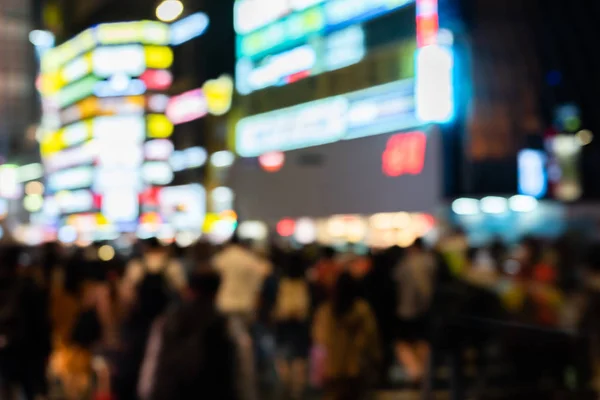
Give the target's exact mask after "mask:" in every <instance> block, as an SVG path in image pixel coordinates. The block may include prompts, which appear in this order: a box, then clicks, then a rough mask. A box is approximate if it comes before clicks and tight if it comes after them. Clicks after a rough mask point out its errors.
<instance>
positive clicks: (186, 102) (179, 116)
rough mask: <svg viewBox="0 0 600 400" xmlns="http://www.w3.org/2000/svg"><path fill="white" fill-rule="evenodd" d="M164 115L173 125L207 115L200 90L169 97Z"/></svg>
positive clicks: (204, 99)
mask: <svg viewBox="0 0 600 400" xmlns="http://www.w3.org/2000/svg"><path fill="white" fill-rule="evenodd" d="M165 114H166V115H167V117H168V118H169V120H170V121H171V122H173V123H174V124H176V125H177V124H183V123H185V122H190V121H194V120H196V119H199V118H202V117H204V116H205V115H206V114H208V104H207V101H206V97H205V96H204V92H203V91H202V89H195V90H191V91H189V92H185V93H183V94H180V95H179V96H174V97H171V99H170V100H169V103H168V105H167V109H166V110H165Z"/></svg>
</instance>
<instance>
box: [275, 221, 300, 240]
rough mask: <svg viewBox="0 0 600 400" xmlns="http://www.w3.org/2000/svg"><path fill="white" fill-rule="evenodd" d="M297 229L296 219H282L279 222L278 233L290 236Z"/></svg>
mask: <svg viewBox="0 0 600 400" xmlns="http://www.w3.org/2000/svg"><path fill="white" fill-rule="evenodd" d="M295 230H296V221H294V220H293V219H289V218H286V219H282V220H281V221H279V222H278V223H277V233H279V235H280V236H282V237H290V236H292V235H293V234H294V231H295Z"/></svg>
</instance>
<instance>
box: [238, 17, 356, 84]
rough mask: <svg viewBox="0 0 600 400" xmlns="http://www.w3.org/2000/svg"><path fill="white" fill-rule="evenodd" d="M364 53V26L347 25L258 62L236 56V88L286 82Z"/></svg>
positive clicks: (333, 67)
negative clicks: (347, 26)
mask: <svg viewBox="0 0 600 400" xmlns="http://www.w3.org/2000/svg"><path fill="white" fill-rule="evenodd" d="M365 54H366V47H365V33H364V30H363V28H362V27H361V26H351V27H349V28H346V29H344V30H341V31H338V32H334V33H332V34H331V35H329V36H327V37H323V38H317V39H316V40H314V41H311V43H310V44H305V45H301V46H298V47H295V48H293V49H290V50H286V51H284V52H282V53H279V54H276V55H270V56H267V57H265V58H264V59H262V60H260V61H258V62H254V61H252V59H251V58H242V59H240V60H238V62H237V64H236V88H237V90H238V92H239V93H241V94H249V93H251V92H253V91H255V90H259V89H264V88H267V87H269V86H279V85H284V84H289V83H292V82H295V81H297V80H300V79H302V78H307V77H309V76H315V75H318V74H320V73H323V72H326V71H333V70H336V69H339V68H344V67H347V66H349V65H352V64H356V63H358V62H359V61H360V60H362V59H363V58H364V56H365Z"/></svg>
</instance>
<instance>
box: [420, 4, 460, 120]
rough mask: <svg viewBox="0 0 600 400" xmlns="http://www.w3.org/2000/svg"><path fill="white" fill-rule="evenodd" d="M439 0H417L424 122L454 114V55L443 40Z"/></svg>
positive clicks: (421, 118) (448, 118)
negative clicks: (440, 39)
mask: <svg viewBox="0 0 600 400" xmlns="http://www.w3.org/2000/svg"><path fill="white" fill-rule="evenodd" d="M439 31H440V24H439V13H438V0H417V57H416V65H417V76H416V89H415V99H416V105H417V106H416V111H417V117H418V118H419V119H420V120H421V121H423V122H439V123H444V122H448V121H450V120H451V119H452V118H453V116H454V85H453V75H454V73H453V71H454V56H453V53H452V49H451V48H450V47H449V46H447V45H444V44H441V43H439V41H438V34H439Z"/></svg>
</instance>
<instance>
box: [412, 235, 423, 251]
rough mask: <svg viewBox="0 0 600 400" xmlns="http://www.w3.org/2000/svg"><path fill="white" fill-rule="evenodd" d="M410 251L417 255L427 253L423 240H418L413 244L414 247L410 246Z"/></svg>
mask: <svg viewBox="0 0 600 400" xmlns="http://www.w3.org/2000/svg"><path fill="white" fill-rule="evenodd" d="M410 251H411V252H417V253H421V252H423V251H425V241H424V240H423V238H417V239H416V240H415V242H414V243H413V244H412V246H410Z"/></svg>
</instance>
